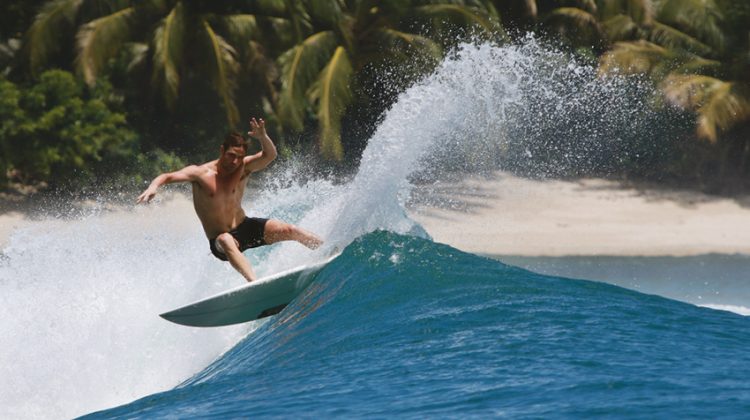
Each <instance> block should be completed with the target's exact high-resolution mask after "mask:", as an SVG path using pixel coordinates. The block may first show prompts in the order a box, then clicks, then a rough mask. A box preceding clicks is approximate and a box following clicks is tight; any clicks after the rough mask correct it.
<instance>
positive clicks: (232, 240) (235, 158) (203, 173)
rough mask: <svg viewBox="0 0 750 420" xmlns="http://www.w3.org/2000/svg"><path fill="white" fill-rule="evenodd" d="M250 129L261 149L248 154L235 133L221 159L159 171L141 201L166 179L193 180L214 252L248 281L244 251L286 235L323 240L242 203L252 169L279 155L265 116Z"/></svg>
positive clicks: (308, 242) (306, 241)
mask: <svg viewBox="0 0 750 420" xmlns="http://www.w3.org/2000/svg"><path fill="white" fill-rule="evenodd" d="M248 134H249V135H250V136H251V137H253V138H255V139H257V140H258V141H260V144H261V147H262V150H261V151H260V152H258V153H256V154H254V155H250V156H245V154H246V153H247V143H246V142H245V139H244V138H243V137H242V135H241V134H240V133H236V132H234V133H230V134H228V135H227V136H226V138H225V139H224V143H223V144H222V146H221V148H220V149H219V150H220V154H219V158H218V159H216V160H213V161H211V162H208V163H204V164H203V165H200V166H196V165H191V166H187V167H185V168H183V169H180V170H179V171H176V172H170V173H165V174H161V175H159V176H157V177H156V178H154V180H153V181H152V182H151V185H149V187H148V188H147V189H146V191H144V192H143V194H141V195H140V196H139V197H138V200H137V202H138V203H148V202H150V201H151V199H152V198H154V196H155V195H156V190H157V189H158V188H159V187H160V186H162V185H164V184H172V183H175V182H190V183H192V184H193V205H194V206H195V212H196V213H197V214H198V218H199V219H200V221H201V223H202V224H203V230H204V231H205V232H206V236H207V237H208V242H209V246H210V248H211V253H212V254H213V255H214V256H215V257H216V258H218V259H220V260H222V261H229V263H230V264H232V267H234V268H235V269H236V270H237V271H239V272H240V274H242V276H243V277H245V279H246V280H247V281H253V280H255V279H256V276H255V273H254V272H253V269H252V267H251V266H250V262H249V261H248V260H247V259H246V258H245V256H244V255H242V251H244V250H246V249H248V248H255V247H258V246H263V245H270V244H273V243H276V242H280V241H297V242H299V243H301V244H302V245H305V246H306V247H308V248H310V249H316V248H318V247H319V246H320V245H321V244H322V243H323V241H322V240H321V239H320V238H318V237H317V236H315V235H314V234H312V233H310V232H308V231H306V230H303V229H300V228H299V227H297V226H294V225H290V224H288V223H284V222H281V221H279V220H273V219H271V220H269V219H261V218H256V217H253V218H250V217H247V216H245V211H244V210H242V206H241V203H242V195H243V193H244V192H245V186H246V185H247V180H248V179H249V178H250V174H251V173H253V172H257V171H260V170H261V169H263V168H265V167H266V166H268V164H269V163H271V162H272V161H273V160H274V159H276V147H275V146H274V145H273V142H272V141H271V138H270V137H268V134H266V124H265V122H264V121H263V119H260V120H258V121H256V120H255V118H251V119H250V131H249V132H248Z"/></svg>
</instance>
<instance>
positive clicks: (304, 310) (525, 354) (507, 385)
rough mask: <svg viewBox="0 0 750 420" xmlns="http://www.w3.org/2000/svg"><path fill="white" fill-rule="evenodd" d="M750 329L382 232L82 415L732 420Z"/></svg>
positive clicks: (740, 395) (741, 407)
mask: <svg viewBox="0 0 750 420" xmlns="http://www.w3.org/2000/svg"><path fill="white" fill-rule="evenodd" d="M749 327H750V320H748V319H747V318H744V317H741V316H738V315H735V314H732V313H728V312H721V311H714V310H711V309H706V308H699V307H695V306H692V305H689V304H684V303H680V302H676V301H672V300H668V299H664V298H660V297H657V296H649V295H644V294H640V293H637V292H633V291H629V290H626V289H622V288H618V287H616V286H612V285H607V284H603V283H596V282H588V281H581V280H572V279H564V278H558V277H548V276H543V275H539V274H534V273H531V272H528V271H525V270H522V269H518V268H514V267H511V266H507V265H504V264H502V263H499V262H497V261H494V260H490V259H485V258H481V257H477V256H475V255H471V254H466V253H463V252H460V251H458V250H455V249H453V248H450V247H448V246H444V245H439V244H435V243H432V242H430V241H428V240H423V239H418V238H414V237H408V236H400V235H397V234H393V233H388V232H383V231H380V232H375V233H371V234H367V235H365V236H363V237H360V238H359V239H357V240H356V241H354V242H353V243H352V244H351V245H349V246H348V247H347V248H346V249H345V251H344V253H343V254H342V255H341V256H340V257H339V258H337V259H336V260H334V261H333V262H332V263H330V264H329V265H328V266H327V267H326V268H325V269H324V270H323V271H321V272H320V273H319V274H318V275H317V278H316V280H315V282H314V283H313V284H312V285H311V286H310V287H309V288H308V289H307V290H306V291H305V293H303V295H301V296H300V297H299V298H298V299H296V300H295V301H294V302H293V303H292V304H290V305H289V306H288V307H287V308H286V309H285V310H284V311H283V312H282V313H281V314H279V315H278V316H276V317H273V318H271V319H270V321H268V322H266V323H265V324H263V325H262V326H261V327H260V328H259V329H258V330H256V331H255V332H253V333H251V334H250V335H249V336H248V337H247V338H246V339H245V340H243V341H242V342H240V343H239V344H238V345H237V346H235V347H234V348H233V349H232V350H230V351H229V352H227V353H226V354H224V355H223V356H222V357H221V358H220V359H219V360H217V361H215V362H214V363H213V364H212V365H210V366H209V367H207V368H206V369H205V370H204V371H202V372H201V373H199V374H197V375H196V376H195V377H193V378H192V379H190V380H188V381H187V382H185V383H184V384H182V385H180V386H179V387H177V388H175V389H173V390H171V391H168V392H164V393H160V394H155V395H152V396H149V397H146V398H143V399H140V400H138V401H135V402H133V403H131V404H128V405H125V406H121V407H118V408H115V409H112V410H108V411H102V412H99V413H94V414H92V415H91V416H90V417H91V418H109V417H121V416H126V417H129V418H130V417H144V418H151V417H154V416H165V415H170V416H177V417H193V416H203V415H207V416H217V417H226V416H240V415H244V416H252V417H262V416H278V417H290V416H298V415H304V416H310V417H318V416H330V415H337V416H352V415H354V416H361V415H370V416H372V415H374V416H384V417H385V416H388V417H390V416H398V417H425V416H428V417H429V416H460V417H487V416H497V415H509V416H544V417H548V416H566V417H580V416H602V415H612V416H649V417H650V416H653V415H654V414H658V416H659V417H669V416H678V415H680V416H682V415H693V416H706V417H708V416H710V417H718V416H722V415H725V416H731V415H737V414H739V413H747V412H749V411H748V410H750V389H749V387H748V386H747V384H746V378H747V377H748V374H750V355H748V352H747V351H746V349H747V348H748V346H749V345H750V333H749V332H748V331H750V328H749ZM174 357H183V356H181V355H180V354H175V356H174Z"/></svg>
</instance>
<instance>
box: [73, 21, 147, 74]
mask: <svg viewBox="0 0 750 420" xmlns="http://www.w3.org/2000/svg"><path fill="white" fill-rule="evenodd" d="M134 13H135V9H134V8H133V7H128V8H126V9H122V10H119V11H117V12H115V13H112V14H111V15H108V16H104V17H101V18H99V19H95V20H92V21H91V22H89V23H87V24H85V25H83V26H82V27H81V29H80V30H79V31H78V34H77V35H76V45H77V48H78V56H77V57H76V67H77V68H78V72H79V73H80V74H82V75H83V78H84V80H85V81H86V83H88V84H89V85H93V84H94V82H96V77H97V75H98V74H99V72H100V70H101V69H102V67H104V65H105V64H106V62H107V60H108V59H110V58H112V57H114V55H115V54H117V52H118V51H119V49H120V47H121V46H122V44H123V42H125V41H126V40H127V39H128V38H129V37H130V27H131V26H130V25H131V19H132V17H133V15H134Z"/></svg>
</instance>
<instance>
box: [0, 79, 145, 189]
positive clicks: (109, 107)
mask: <svg viewBox="0 0 750 420" xmlns="http://www.w3.org/2000/svg"><path fill="white" fill-rule="evenodd" d="M117 105H118V104H117V101H116V98H115V96H114V95H113V94H112V89H111V87H110V86H109V85H108V84H107V83H100V84H99V85H97V86H96V87H95V88H94V89H88V88H86V87H85V86H83V85H82V83H80V82H78V81H76V79H75V78H74V76H73V75H72V74H71V73H69V72H66V71H62V70H50V71H46V72H44V73H43V74H42V75H41V77H40V79H39V81H38V82H37V83H36V84H34V85H32V86H30V87H28V88H22V87H19V86H16V85H15V84H13V83H12V82H10V81H7V80H2V79H0V121H2V123H1V124H0V150H1V151H2V156H0V170H4V171H5V173H6V174H10V175H11V177H12V178H15V179H16V180H17V181H20V182H23V183H34V182H47V183H49V184H51V185H66V186H71V183H92V182H95V181H96V180H97V179H98V178H99V177H106V176H107V175H108V174H110V172H111V171H112V170H117V169H118V168H121V167H122V165H123V164H126V163H127V161H128V159H129V158H130V157H131V156H133V155H134V154H135V153H136V151H137V147H138V137H137V135H136V133H135V132H134V131H132V130H131V129H130V128H128V126H127V124H126V119H125V114H124V113H121V112H117V111H116V110H115V108H117ZM0 178H2V179H3V180H2V182H7V179H5V178H6V177H5V176H0Z"/></svg>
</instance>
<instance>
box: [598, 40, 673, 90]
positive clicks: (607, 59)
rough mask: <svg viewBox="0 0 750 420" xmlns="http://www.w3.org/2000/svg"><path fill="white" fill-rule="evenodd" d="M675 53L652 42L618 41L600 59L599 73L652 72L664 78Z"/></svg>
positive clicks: (655, 75)
mask: <svg viewBox="0 0 750 420" xmlns="http://www.w3.org/2000/svg"><path fill="white" fill-rule="evenodd" d="M675 56H676V55H675V53H673V52H672V51H670V50H668V49H666V48H664V47H662V46H659V45H656V44H654V43H652V42H648V41H644V40H639V41H633V42H617V43H615V45H614V46H613V47H612V49H610V50H609V51H607V52H606V53H604V55H602V57H601V58H600V59H599V74H600V75H606V74H650V75H652V76H654V77H655V78H656V79H659V80H660V79H662V78H663V77H665V76H666V74H667V73H668V72H669V71H670V70H671V68H670V67H669V64H670V63H671V61H672V60H673V59H674V58H675Z"/></svg>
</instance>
